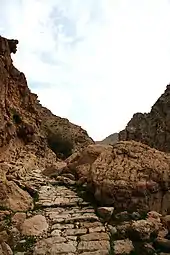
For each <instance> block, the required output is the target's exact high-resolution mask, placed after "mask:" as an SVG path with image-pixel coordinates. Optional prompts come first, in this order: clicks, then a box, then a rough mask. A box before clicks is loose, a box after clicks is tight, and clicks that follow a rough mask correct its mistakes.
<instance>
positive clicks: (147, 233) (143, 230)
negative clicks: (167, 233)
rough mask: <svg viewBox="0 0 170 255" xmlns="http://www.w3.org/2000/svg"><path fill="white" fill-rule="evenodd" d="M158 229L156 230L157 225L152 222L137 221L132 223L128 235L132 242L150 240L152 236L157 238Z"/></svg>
mask: <svg viewBox="0 0 170 255" xmlns="http://www.w3.org/2000/svg"><path fill="white" fill-rule="evenodd" d="M157 234H158V229H156V228H155V224H154V222H152V221H147V220H137V221H134V222H132V224H131V225H130V227H129V229H128V235H129V237H130V239H132V240H136V241H137V240H142V241H147V240H150V238H151V235H152V236H153V235H154V236H155V237H156V236H157Z"/></svg>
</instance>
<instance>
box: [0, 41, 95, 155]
mask: <svg viewBox="0 0 170 255" xmlns="http://www.w3.org/2000/svg"><path fill="white" fill-rule="evenodd" d="M17 44H18V41H17V40H8V39H5V38H3V37H0V77H1V79H0V148H1V156H2V152H5V154H4V155H5V157H7V155H9V157H12V156H11V155H13V154H14V157H15V156H16V157H17V151H18V150H19V148H22V149H24V150H27V149H28V150H29V151H33V153H34V155H36V156H37V157H39V156H40V157H44V155H45V158H46V159H47V158H48V155H49V158H51V159H50V160H52V158H54V159H55V158H56V157H54V153H53V152H55V154H57V156H58V157H60V156H62V157H64V158H66V157H67V156H69V155H70V154H71V153H72V152H74V151H76V150H77V149H81V147H83V146H86V145H87V144H90V143H93V141H92V139H91V138H89V137H88V135H87V132H86V131H84V130H83V129H82V128H81V127H79V126H77V125H74V124H72V123H70V122H69V121H68V120H67V119H62V118H60V117H56V116H55V115H53V114H52V113H51V112H50V111H49V110H47V109H45V108H43V107H42V106H41V105H40V104H39V102H38V100H37V95H35V94H33V93H31V92H30V89H29V88H28V85H27V81H26V78H25V75H24V74H23V73H22V72H20V71H18V70H17V69H16V68H15V67H14V65H13V62H12V59H11V53H16V51H17ZM15 148H16V149H15ZM51 149H52V151H53V152H52V151H51ZM7 151H9V153H7Z"/></svg>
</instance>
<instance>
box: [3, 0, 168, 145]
mask: <svg viewBox="0 0 170 255" xmlns="http://www.w3.org/2000/svg"><path fill="white" fill-rule="evenodd" d="M0 17H1V19H0V35H1V36H5V37H8V38H13V39H18V40H19V45H18V52H17V54H16V55H14V56H13V60H14V64H15V66H16V67H17V68H18V69H19V70H20V71H22V72H24V73H25V75H26V77H27V80H28V84H29V87H30V88H31V91H32V92H34V93H37V94H38V98H39V100H40V102H41V104H43V105H44V106H46V107H48V108H49V109H50V110H51V111H52V112H53V113H54V114H56V115H58V116H61V117H66V118H68V119H69V120H70V121H71V122H73V123H75V124H77V125H80V126H82V127H83V128H84V129H86V130H87V132H88V134H89V135H90V136H91V137H92V138H93V139H94V140H102V139H104V138H105V137H106V136H108V135H110V134H111V133H114V132H119V131H120V130H122V129H124V128H125V126H126V124H127V123H128V121H129V120H130V119H131V117H132V116H133V114H134V113H136V112H149V111H150V109H151V106H152V105H153V104H154V102H155V101H156V100H157V98H158V97H159V96H160V95H161V94H162V93H163V92H164V90H165V88H166V85H167V84H169V83H170V29H169V24H170V1H169V0H49V1H47V0H0Z"/></svg>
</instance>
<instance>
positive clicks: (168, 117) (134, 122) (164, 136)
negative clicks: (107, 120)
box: [119, 85, 170, 152]
mask: <svg viewBox="0 0 170 255" xmlns="http://www.w3.org/2000/svg"><path fill="white" fill-rule="evenodd" d="M119 140H128V141H129V140H135V141H137V142H142V143H144V144H147V145H149V146H150V147H154V148H156V149H158V150H161V151H165V152H170V85H168V86H167V88H166V90H165V92H164V93H163V94H162V95H161V96H160V98H159V99H158V100H157V101H156V103H155V104H154V105H153V107H152V109H151V111H150V112H149V113H144V114H143V113H136V114H134V115H133V117H132V119H131V120H130V121H129V123H128V124H127V126H126V128H125V129H124V130H123V131H121V132H120V133H119Z"/></svg>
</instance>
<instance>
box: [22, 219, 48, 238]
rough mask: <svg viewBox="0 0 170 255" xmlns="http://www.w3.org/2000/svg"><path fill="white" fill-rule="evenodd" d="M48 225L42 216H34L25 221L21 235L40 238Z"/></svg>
mask: <svg viewBox="0 0 170 255" xmlns="http://www.w3.org/2000/svg"><path fill="white" fill-rule="evenodd" d="M47 229H48V223H47V221H46V219H45V217H44V216H42V215H35V216H33V217H31V218H28V219H26V220H25V221H24V222H23V225H22V234H23V235H28V236H31V235H33V236H40V235H41V234H43V233H44V232H47Z"/></svg>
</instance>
